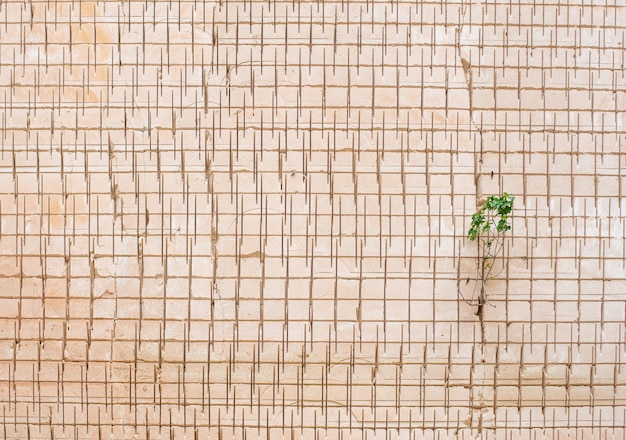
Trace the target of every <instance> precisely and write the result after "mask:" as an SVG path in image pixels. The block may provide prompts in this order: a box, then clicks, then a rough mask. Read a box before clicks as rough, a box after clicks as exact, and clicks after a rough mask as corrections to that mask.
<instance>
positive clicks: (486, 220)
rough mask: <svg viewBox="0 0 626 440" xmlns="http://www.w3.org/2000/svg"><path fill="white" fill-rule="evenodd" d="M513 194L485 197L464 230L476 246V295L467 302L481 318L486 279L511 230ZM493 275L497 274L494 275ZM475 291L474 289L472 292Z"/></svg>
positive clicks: (487, 302) (491, 275)
mask: <svg viewBox="0 0 626 440" xmlns="http://www.w3.org/2000/svg"><path fill="white" fill-rule="evenodd" d="M514 200H515V197H513V196H512V195H510V194H509V193H506V192H505V193H504V194H503V195H502V196H489V197H487V200H485V203H484V204H483V206H482V208H480V209H479V210H478V211H476V212H475V213H474V215H472V224H471V226H470V228H469V230H468V231H467V238H469V239H470V240H471V241H475V242H476V243H477V245H478V254H477V256H476V275H477V278H476V279H477V285H476V287H477V288H479V289H480V291H479V292H478V296H477V297H476V296H475V295H472V300H471V301H466V302H468V303H469V304H472V305H476V306H478V310H477V312H476V315H478V317H479V318H480V319H481V321H482V315H483V307H484V306H485V304H489V299H488V297H487V281H489V280H490V279H492V278H493V276H495V275H494V274H493V269H494V266H495V263H496V261H497V259H498V258H499V257H500V258H502V257H501V253H502V250H503V249H504V238H505V237H506V234H507V232H508V231H510V230H511V224H510V217H511V214H512V212H513V201H514ZM496 275H497V274H496ZM475 292H476V291H475Z"/></svg>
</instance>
